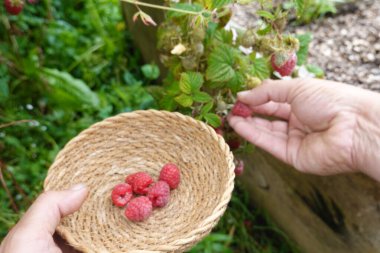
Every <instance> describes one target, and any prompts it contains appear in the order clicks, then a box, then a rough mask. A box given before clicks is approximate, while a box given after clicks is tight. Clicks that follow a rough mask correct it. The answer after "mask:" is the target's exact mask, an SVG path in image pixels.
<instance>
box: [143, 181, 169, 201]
mask: <svg viewBox="0 0 380 253" xmlns="http://www.w3.org/2000/svg"><path fill="white" fill-rule="evenodd" d="M147 196H148V198H149V200H150V201H151V202H152V204H153V207H163V206H166V204H167V203H168V202H169V197H170V187H169V185H168V183H166V182H165V181H158V182H157V183H155V184H154V185H153V186H151V187H150V188H149V191H148V195H147Z"/></svg>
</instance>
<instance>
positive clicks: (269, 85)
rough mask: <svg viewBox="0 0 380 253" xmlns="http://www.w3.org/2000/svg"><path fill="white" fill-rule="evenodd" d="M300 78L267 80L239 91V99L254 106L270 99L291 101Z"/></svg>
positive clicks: (279, 101) (280, 101) (282, 101)
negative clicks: (247, 89)
mask: <svg viewBox="0 0 380 253" xmlns="http://www.w3.org/2000/svg"><path fill="white" fill-rule="evenodd" d="M298 83H299V81H298V80H294V79H293V80H276V81H274V80H265V81H264V82H263V84H262V85H260V86H259V87H257V88H255V89H252V90H249V91H243V92H239V93H238V99H239V100H240V101H241V102H243V103H245V104H248V105H250V106H251V107H253V106H258V105H262V104H265V103H267V102H269V101H274V102H278V103H291V100H292V97H293V95H292V94H293V90H294V88H295V87H297V86H298Z"/></svg>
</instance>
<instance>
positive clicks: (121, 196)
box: [111, 183, 133, 207]
mask: <svg viewBox="0 0 380 253" xmlns="http://www.w3.org/2000/svg"><path fill="white" fill-rule="evenodd" d="M132 196H133V193H132V187H131V186H130V185H129V184H125V183H124V184H118V185H116V186H115V187H114V188H113V190H112V193H111V198H112V202H113V204H114V205H115V206H119V207H123V206H125V205H126V204H127V203H128V202H129V201H130V200H131V198H132Z"/></svg>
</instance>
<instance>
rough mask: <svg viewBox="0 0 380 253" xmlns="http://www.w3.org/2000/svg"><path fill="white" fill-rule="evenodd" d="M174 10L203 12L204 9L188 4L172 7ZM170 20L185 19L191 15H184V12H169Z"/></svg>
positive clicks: (197, 5) (178, 4)
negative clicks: (184, 17)
mask: <svg viewBox="0 0 380 253" xmlns="http://www.w3.org/2000/svg"><path fill="white" fill-rule="evenodd" d="M172 7H173V8H175V9H180V10H185V11H195V12H200V11H202V10H203V7H202V6H201V5H199V4H188V3H177V4H174V6H173V5H172ZM167 15H168V18H179V17H183V16H186V15H189V14H186V13H183V12H178V11H168V14H167Z"/></svg>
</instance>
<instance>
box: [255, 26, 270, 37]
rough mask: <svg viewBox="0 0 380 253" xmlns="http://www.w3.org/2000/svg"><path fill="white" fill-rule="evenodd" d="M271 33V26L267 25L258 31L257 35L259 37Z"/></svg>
mask: <svg viewBox="0 0 380 253" xmlns="http://www.w3.org/2000/svg"><path fill="white" fill-rule="evenodd" d="M271 31H272V26H271V25H267V26H266V27H264V28H263V29H260V30H258V31H257V34H258V35H260V36H264V35H266V34H268V33H270V32H271Z"/></svg>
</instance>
